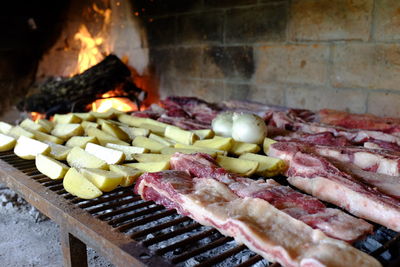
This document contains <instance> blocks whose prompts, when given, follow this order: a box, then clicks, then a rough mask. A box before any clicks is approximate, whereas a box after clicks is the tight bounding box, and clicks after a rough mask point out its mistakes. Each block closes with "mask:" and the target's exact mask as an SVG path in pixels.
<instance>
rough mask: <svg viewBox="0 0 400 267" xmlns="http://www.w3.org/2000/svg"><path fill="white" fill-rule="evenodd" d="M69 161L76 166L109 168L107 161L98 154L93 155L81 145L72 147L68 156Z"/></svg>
mask: <svg viewBox="0 0 400 267" xmlns="http://www.w3.org/2000/svg"><path fill="white" fill-rule="evenodd" d="M67 162H68V164H69V166H71V167H74V168H97V169H103V170H107V169H108V164H107V162H105V161H104V160H102V159H100V158H98V157H96V156H93V155H92V154H90V153H88V152H86V151H85V150H83V149H82V148H80V147H74V148H73V149H71V151H70V152H69V154H68V156H67Z"/></svg>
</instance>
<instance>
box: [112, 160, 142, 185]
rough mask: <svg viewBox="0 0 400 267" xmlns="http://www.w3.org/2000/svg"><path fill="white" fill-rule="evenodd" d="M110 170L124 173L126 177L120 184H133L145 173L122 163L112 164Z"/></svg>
mask: <svg viewBox="0 0 400 267" xmlns="http://www.w3.org/2000/svg"><path fill="white" fill-rule="evenodd" d="M110 171H113V172H116V173H119V174H122V175H123V176H124V178H123V179H122V181H121V183H120V184H119V185H120V186H124V187H127V186H131V185H133V183H134V182H135V181H136V179H137V178H138V177H139V176H140V175H141V174H142V173H143V171H141V170H138V169H135V168H131V167H127V166H121V165H110Z"/></svg>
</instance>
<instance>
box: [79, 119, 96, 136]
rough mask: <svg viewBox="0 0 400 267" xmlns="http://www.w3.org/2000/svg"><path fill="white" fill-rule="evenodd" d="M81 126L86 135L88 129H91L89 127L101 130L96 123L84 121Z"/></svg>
mask: <svg viewBox="0 0 400 267" xmlns="http://www.w3.org/2000/svg"><path fill="white" fill-rule="evenodd" d="M81 126H82V128H83V129H84V130H85V133H86V130H87V128H89V127H93V128H97V129H99V128H100V125H99V124H97V123H95V122H91V121H82V122H81Z"/></svg>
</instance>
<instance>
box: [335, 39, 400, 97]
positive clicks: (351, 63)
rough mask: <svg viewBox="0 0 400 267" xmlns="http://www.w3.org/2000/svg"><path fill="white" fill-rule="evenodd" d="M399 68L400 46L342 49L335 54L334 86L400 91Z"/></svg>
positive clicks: (382, 45)
mask: <svg viewBox="0 0 400 267" xmlns="http://www.w3.org/2000/svg"><path fill="white" fill-rule="evenodd" d="M399 66H400V45H398V44H378V45H374V44H346V45H338V46H337V47H335V49H334V51H333V69H332V76H331V80H332V85H333V86H334V87H362V88H371V89H396V90H399V89H400V87H399V85H400V75H399V74H400V67H399Z"/></svg>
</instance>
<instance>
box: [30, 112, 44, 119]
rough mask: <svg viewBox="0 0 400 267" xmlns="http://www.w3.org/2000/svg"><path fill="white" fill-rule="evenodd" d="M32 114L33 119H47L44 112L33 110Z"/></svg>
mask: <svg viewBox="0 0 400 267" xmlns="http://www.w3.org/2000/svg"><path fill="white" fill-rule="evenodd" d="M30 115H31V119H32V120H33V121H37V120H39V119H45V118H46V114H42V113H39V112H31V114H30Z"/></svg>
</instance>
